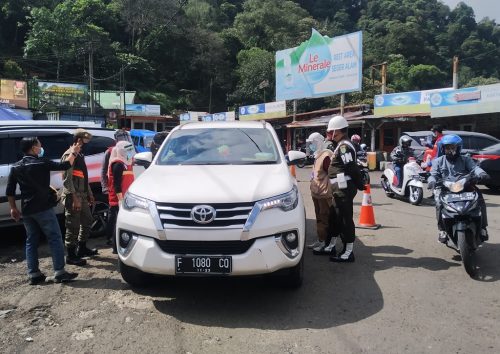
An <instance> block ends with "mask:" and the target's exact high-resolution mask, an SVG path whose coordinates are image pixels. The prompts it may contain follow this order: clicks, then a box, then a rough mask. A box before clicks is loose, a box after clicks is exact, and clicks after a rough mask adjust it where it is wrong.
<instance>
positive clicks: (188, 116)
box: [179, 111, 208, 124]
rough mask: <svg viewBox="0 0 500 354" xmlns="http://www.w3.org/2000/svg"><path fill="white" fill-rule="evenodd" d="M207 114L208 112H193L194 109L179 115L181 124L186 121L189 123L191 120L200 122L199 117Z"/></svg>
mask: <svg viewBox="0 0 500 354" xmlns="http://www.w3.org/2000/svg"><path fill="white" fill-rule="evenodd" d="M207 114H208V113H207V112H193V111H188V112H185V113H181V114H180V115H179V124H185V123H189V122H198V121H199V117H203V116H206V115H207Z"/></svg>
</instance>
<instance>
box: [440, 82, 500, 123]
mask: <svg viewBox="0 0 500 354" xmlns="http://www.w3.org/2000/svg"><path fill="white" fill-rule="evenodd" d="M496 112H500V84H495V85H485V86H477V87H467V88H463V89H458V90H452V91H449V92H438V93H435V94H433V95H431V117H432V118H438V117H452V116H466V115H474V114H486V113H496Z"/></svg>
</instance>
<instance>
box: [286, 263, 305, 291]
mask: <svg viewBox="0 0 500 354" xmlns="http://www.w3.org/2000/svg"><path fill="white" fill-rule="evenodd" d="M282 272H283V273H282V274H283V275H282V278H281V284H282V286H283V287H284V288H287V289H298V288H300V287H301V286H302V281H303V279H304V255H302V258H301V259H300V262H299V263H297V265H296V266H294V267H292V268H288V269H284V270H283V271H282Z"/></svg>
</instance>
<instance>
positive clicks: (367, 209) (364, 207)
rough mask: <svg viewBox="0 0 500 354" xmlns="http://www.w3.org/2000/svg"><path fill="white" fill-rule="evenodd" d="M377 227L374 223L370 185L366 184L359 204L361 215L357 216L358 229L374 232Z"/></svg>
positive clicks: (378, 225)
mask: <svg viewBox="0 0 500 354" xmlns="http://www.w3.org/2000/svg"><path fill="white" fill-rule="evenodd" d="M379 227H380V224H376V223H375V214H374V212H373V205H372V196H371V194H370V185H369V184H367V185H366V189H365V190H364V191H363V202H362V203H361V213H360V214H359V226H358V228H360V229H372V230H376V229H378V228H379Z"/></svg>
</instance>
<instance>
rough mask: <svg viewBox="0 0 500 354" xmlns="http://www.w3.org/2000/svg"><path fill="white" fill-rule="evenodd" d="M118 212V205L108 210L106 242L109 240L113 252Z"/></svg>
mask: <svg viewBox="0 0 500 354" xmlns="http://www.w3.org/2000/svg"><path fill="white" fill-rule="evenodd" d="M118 210H119V208H118V205H115V206H112V207H111V208H110V209H109V219H108V231H107V235H106V236H107V238H108V240H109V239H110V238H111V244H112V247H113V250H116V218H117V216H118Z"/></svg>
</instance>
